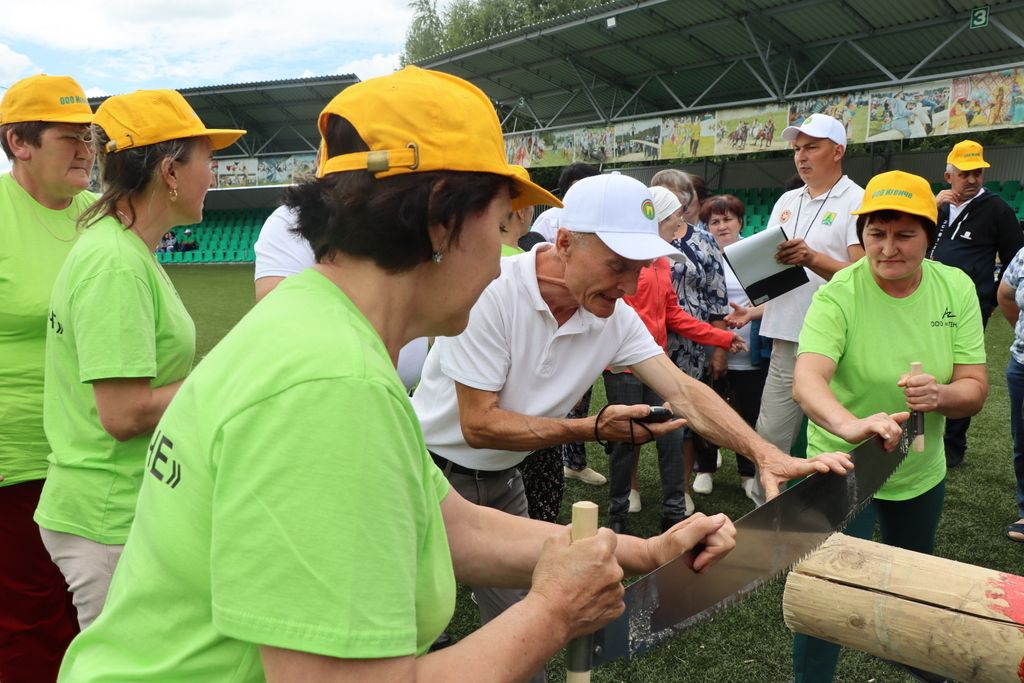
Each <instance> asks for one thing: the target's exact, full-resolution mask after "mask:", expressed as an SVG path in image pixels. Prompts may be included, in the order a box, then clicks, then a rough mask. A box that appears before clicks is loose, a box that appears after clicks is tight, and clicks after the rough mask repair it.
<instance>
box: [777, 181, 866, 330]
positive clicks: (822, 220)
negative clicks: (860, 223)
mask: <svg viewBox="0 0 1024 683" xmlns="http://www.w3.org/2000/svg"><path fill="white" fill-rule="evenodd" d="M826 196H827V197H828V199H826ZM863 198H864V188H862V187H861V186H860V185H858V184H857V183H855V182H853V181H852V180H850V179H849V178H848V177H847V176H843V177H842V178H840V179H839V181H838V182H837V183H836V184H835V187H833V188H832V191H831V192H828V193H826V194H823V195H821V196H820V197H814V198H812V197H811V196H810V193H809V192H808V191H807V186H806V185H805V186H804V187H800V188H797V189H795V190H790V191H789V192H786V193H785V194H783V195H782V196H781V197H779V201H777V202H775V206H774V208H772V215H771V217H770V218H769V219H768V225H767V228H775V227H778V226H782V229H783V230H784V231H785V233H786V236H787V237H788V238H789V239H794V238H797V237H799V238H802V239H803V240H804V241H805V242H806V243H807V246H809V247H810V248H811V249H814V250H815V251H818V252H821V253H823V254H827V255H828V256H831V257H832V258H834V259H838V260H840V261H847V260H849V258H850V252H849V251H848V250H847V248H848V247H849V246H851V245H855V244H856V245H859V244H860V241H859V240H858V239H857V217H856V216H853V215H851V214H850V212H851V211H855V210H856V209H857V208H858V207H860V203H861V200H862V199H863ZM798 213H799V216H798V215H797V214H798ZM804 270H805V271H806V272H807V279H808V282H806V283H805V284H803V285H800V286H799V287H797V288H796V289H793V290H791V291H788V292H786V293H785V294H783V295H782V296H780V297H777V298H775V299H772V300H771V301H769V302H768V303H767V304H765V308H764V316H763V317H762V319H761V335H762V336H765V337H771V338H772V339H784V340H786V341H791V342H795V341H798V340H799V339H800V328H801V327H803V324H804V316H806V315H807V309H808V308H810V307H811V299H812V298H813V297H814V292H815V291H817V289H818V287H821V285H823V284H824V283H825V280H824V278H821V277H819V276H818V275H817V274H816V273H814V272H813V271H812V270H811V269H810V268H804Z"/></svg>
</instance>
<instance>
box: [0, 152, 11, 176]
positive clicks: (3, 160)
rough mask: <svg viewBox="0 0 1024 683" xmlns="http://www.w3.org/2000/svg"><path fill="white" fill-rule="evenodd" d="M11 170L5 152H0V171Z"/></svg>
mask: <svg viewBox="0 0 1024 683" xmlns="http://www.w3.org/2000/svg"><path fill="white" fill-rule="evenodd" d="M10 170H11V162H10V161H8V160H7V155H6V154H0V173H7V172H8V171H10Z"/></svg>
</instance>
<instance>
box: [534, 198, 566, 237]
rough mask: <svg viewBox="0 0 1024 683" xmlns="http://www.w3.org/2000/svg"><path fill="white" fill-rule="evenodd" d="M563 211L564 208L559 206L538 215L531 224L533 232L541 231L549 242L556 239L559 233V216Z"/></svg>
mask: <svg viewBox="0 0 1024 683" xmlns="http://www.w3.org/2000/svg"><path fill="white" fill-rule="evenodd" d="M561 213H562V210H561V209H559V208H558V207H555V206H553V207H551V208H550V209H548V210H547V211H544V212H543V213H541V215H539V216H537V220H535V221H534V222H533V225H532V226H530V230H531V231H532V232H539V233H540V234H541V235H544V239H546V240H547V241H548V242H554V241H555V235H557V234H558V216H559V214H561Z"/></svg>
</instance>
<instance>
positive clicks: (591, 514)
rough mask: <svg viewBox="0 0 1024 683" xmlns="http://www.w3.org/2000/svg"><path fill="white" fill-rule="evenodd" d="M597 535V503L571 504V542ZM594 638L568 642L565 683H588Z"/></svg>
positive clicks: (583, 501)
mask: <svg viewBox="0 0 1024 683" xmlns="http://www.w3.org/2000/svg"><path fill="white" fill-rule="evenodd" d="M596 534H597V503H592V502H591V501H589V500H581V501H579V502H577V503H573V504H572V540H573V541H578V540H580V539H581V538H589V537H591V536H594V535H596ZM593 650H594V637H593V636H592V635H590V636H583V637H582V638H575V639H573V640H572V641H570V642H569V648H568V652H567V653H566V669H567V671H566V674H565V680H566V683H590V668H591V662H592V661H593Z"/></svg>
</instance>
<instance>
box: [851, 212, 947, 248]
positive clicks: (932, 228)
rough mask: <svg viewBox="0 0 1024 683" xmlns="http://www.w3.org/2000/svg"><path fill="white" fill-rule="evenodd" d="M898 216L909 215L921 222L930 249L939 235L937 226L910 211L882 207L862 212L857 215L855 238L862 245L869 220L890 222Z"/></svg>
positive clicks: (897, 218)
mask: <svg viewBox="0 0 1024 683" xmlns="http://www.w3.org/2000/svg"><path fill="white" fill-rule="evenodd" d="M900 216H910V217H911V218H916V219H917V220H918V222H920V223H921V227H922V228H924V233H925V235H927V236H928V250H929V251H931V248H932V247H934V246H935V240H936V239H938V236H939V230H938V226H936V225H935V223H933V222H932V221H930V220H928V219H927V218H925V217H924V216H917V215H915V214H912V213H906V212H905V211H896V210H894V209H882V210H881V211H872V212H871V213H862V214H861V215H859V216H857V240H858V241H859V242H860V246H862V247H863V246H864V228H865V227H866V226H867V224H868V221H869V220H871V219H875V220H876V221H877V222H879V223H892V222H893V221H895V220H899V218H900Z"/></svg>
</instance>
